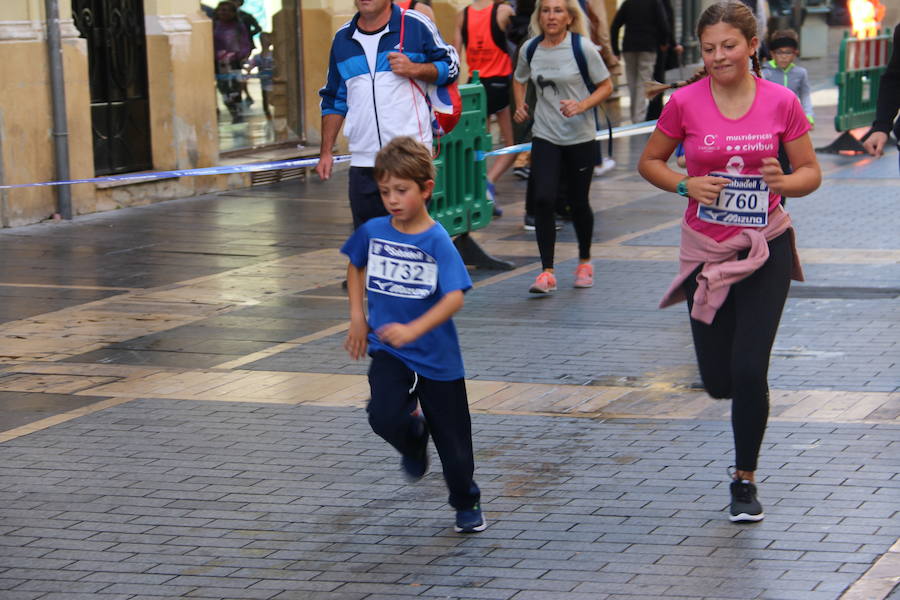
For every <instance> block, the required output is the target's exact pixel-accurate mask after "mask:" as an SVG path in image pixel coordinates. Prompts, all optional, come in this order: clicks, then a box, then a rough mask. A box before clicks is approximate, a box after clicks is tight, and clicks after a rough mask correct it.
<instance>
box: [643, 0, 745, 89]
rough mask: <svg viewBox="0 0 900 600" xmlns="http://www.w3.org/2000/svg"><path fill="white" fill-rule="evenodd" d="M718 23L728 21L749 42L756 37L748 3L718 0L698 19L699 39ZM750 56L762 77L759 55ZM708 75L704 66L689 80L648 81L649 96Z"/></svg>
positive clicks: (688, 83) (736, 0) (682, 85)
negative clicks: (663, 82) (704, 32)
mask: <svg viewBox="0 0 900 600" xmlns="http://www.w3.org/2000/svg"><path fill="white" fill-rule="evenodd" d="M717 23H726V24H728V25H731V26H732V27H734V28H735V29H737V30H739V31H740V32H741V33H742V34H744V37H745V38H747V43H749V42H750V40H752V39H753V38H754V37H756V17H754V16H753V12H752V11H751V10H750V9H749V8H748V7H747V5H746V4H744V3H743V2H739V1H738V0H725V1H724V2H718V3H716V4H713V5H711V6H710V7H708V8H707V9H706V10H704V11H703V14H701V15H700V20H699V21H697V39H700V37H701V36H702V35H703V31H704V30H705V29H706V28H707V27H709V26H710V25H715V24H717ZM750 58H751V60H752V61H753V72H754V73H756V76H757V77H762V67H761V66H760V64H759V57H758V56H757V55H756V52H754V53H753V56H751V57H750ZM707 75H708V73H707V72H706V67H704V68H702V69H700V70H699V71H697V72H696V73H695V74H694V76H693V77H691V78H690V79H688V80H687V81H676V82H674V83H671V84H668V85H666V84H662V83H656V82H648V83H647V86H646V87H647V90H646V94H647V97H648V98H653V97H655V96H658V95H659V94H661V93H662V92H664V91H666V90H674V89H676V88H680V87H684V86H686V85H690V84H692V83H694V82H695V81H699V80H701V79H703V78H704V77H706V76H707Z"/></svg>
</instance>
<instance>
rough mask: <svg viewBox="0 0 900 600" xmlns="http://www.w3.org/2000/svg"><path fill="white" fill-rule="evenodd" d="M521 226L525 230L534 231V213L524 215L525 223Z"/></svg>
mask: <svg viewBox="0 0 900 600" xmlns="http://www.w3.org/2000/svg"><path fill="white" fill-rule="evenodd" d="M522 228H523V229H524V230H525V231H534V215H525V224H524V225H523V226H522Z"/></svg>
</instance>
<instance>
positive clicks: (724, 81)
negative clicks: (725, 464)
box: [638, 0, 821, 522]
mask: <svg viewBox="0 0 900 600" xmlns="http://www.w3.org/2000/svg"><path fill="white" fill-rule="evenodd" d="M697 37H698V39H699V40H700V46H701V53H702V57H703V64H704V66H705V71H704V72H702V73H701V74H698V76H697V77H695V78H694V80H692V81H690V82H687V83H678V84H674V85H672V86H670V87H680V88H682V89H679V90H677V91H676V92H675V93H674V94H672V97H671V98H670V99H669V102H668V103H667V104H666V106H665V108H664V109H663V112H662V115H661V116H660V118H659V121H658V123H657V127H656V131H654V132H653V134H652V135H651V137H650V140H649V142H648V143H647V146H646V147H645V149H644V152H643V154H642V156H641V158H640V161H639V163H638V170H639V171H640V173H641V175H643V176H644V178H645V179H647V181H649V182H650V183H652V184H653V185H655V186H657V187H659V188H661V189H663V190H666V191H669V192H675V193H678V194H680V195H682V196H685V197H686V198H687V199H688V202H687V210H686V211H685V214H684V221H683V223H682V239H681V251H680V260H681V271H680V273H679V276H678V278H676V280H675V282H673V284H672V287H671V288H670V289H669V291H668V293H667V294H666V296H665V297H664V299H663V302H662V306H668V305H669V304H672V303H674V302H677V301H678V300H681V299H686V300H687V303H688V308H689V310H690V312H691V331H692V333H693V338H694V348H695V350H696V355H697V363H698V367H699V370H700V375H701V377H702V379H703V385H704V387H705V388H706V391H707V392H708V393H709V394H710V395H711V396H713V397H715V398H731V399H732V415H731V419H732V429H733V431H734V442H735V468H734V472H733V474H732V482H731V486H730V491H731V516H730V519H731V520H732V521H735V522H741V521H760V520H762V518H763V509H762V506H761V504H760V503H759V500H758V499H757V496H756V493H757V491H756V486H755V471H756V467H757V460H758V456H759V449H760V446H761V444H762V439H763V436H764V434H765V429H766V421H767V420H768V414H769V388H768V381H767V373H768V368H769V357H770V354H771V351H772V344H773V342H774V340H775V333H776V332H777V330H778V323H779V320H780V319H781V311H782V309H783V307H784V303H785V300H786V299H787V293H788V289H789V288H790V280H791V278H794V279H798V280H802V272H801V271H800V268H799V261H798V260H797V256H796V249H795V247H794V243H793V242H794V235H793V229H792V228H791V220H790V216H789V215H788V214H787V212H786V211H784V209H783V208H781V206H780V203H779V201H780V198H781V194H785V195H787V196H790V197H792V198H796V197H800V196H805V195H807V194H809V193H811V192H812V191H814V190H815V189H816V188H818V187H819V183H820V182H821V172H820V170H819V165H818V163H817V161H816V155H815V152H814V151H813V147H812V143H811V141H810V139H809V135H808V133H807V132H808V130H809V122H808V121H807V120H806V117H805V116H804V113H803V109H802V107H801V106H800V103H799V101H798V100H797V98H796V97H795V96H794V95H793V93H791V91H790V90H788V89H787V88H785V87H782V86H779V85H777V84H773V83H770V82H768V81H766V80H765V79H762V78H761V76H760V71H759V61H758V60H757V58H756V51H757V48H758V46H759V39H758V38H757V37H756V20H755V18H754V17H753V14H752V13H751V12H750V10H749V9H748V8H747V7H746V6H745V5H744V4H742V3H740V2H737V1H735V0H731V1H728V2H722V3H719V4H714V5H712V6H710V7H709V8H707V9H706V10H705V11H704V12H703V14H702V15H701V16H700V21H699V23H698V24H697ZM751 61H752V64H753V71H754V72H751V70H750V65H751ZM754 73H755V75H754ZM679 143H683V144H684V148H685V157H686V159H687V171H688V176H687V177H685V176H684V175H683V174H682V173H678V172H676V171H674V170H672V169H671V168H669V166H668V164H667V161H668V159H669V157H670V156H671V154H672V152H673V151H674V150H675V147H676V146H677V145H678V144H679ZM779 143H781V144H783V145H784V148H785V150H786V151H787V155H788V158H789V159H790V162H791V165H792V166H793V167H794V172H793V173H792V174H790V175H785V174H784V173H783V171H782V169H781V166H780V165H779V162H778V158H777V155H778V146H779Z"/></svg>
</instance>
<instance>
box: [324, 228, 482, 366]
mask: <svg viewBox="0 0 900 600" xmlns="http://www.w3.org/2000/svg"><path fill="white" fill-rule="evenodd" d="M341 252H343V253H344V254H346V255H347V256H348V257H349V258H350V262H351V263H352V264H353V265H354V266H356V267H365V268H366V279H365V286H366V292H367V297H368V300H369V327H371V329H372V331H371V332H370V333H369V337H368V341H369V353H370V354H371V353H372V352H375V351H377V350H385V351H387V352H390V353H391V354H393V355H394V356H396V357H397V358H399V359H400V360H402V361H403V363H404V364H405V365H406V366H407V367H409V368H410V369H412V370H413V371H415V372H416V373H418V374H420V375H422V376H424V377H427V378H429V379H436V380H439V381H451V380H454V379H461V378H462V377H464V376H465V371H464V369H463V361H462V353H461V352H460V349H459V338H458V337H457V335H456V327H455V326H454V325H453V320H452V319H448V320H447V321H446V322H444V323H442V324H441V325H439V326H438V327H435V328H434V329H432V330H431V331H429V332H428V333H426V334H425V335H423V336H422V337H420V338H419V339H417V340H415V341H413V342H411V343H409V344H407V345H405V346H403V347H401V348H394V347H392V346H388V345H387V344H384V343H382V342H381V341H380V340H379V339H378V337H377V336H376V335H375V331H377V330H378V328H379V327H381V326H382V325H386V324H388V323H403V324H406V323H409V322H410V321H413V320H415V319H417V318H419V317H420V316H422V315H423V314H425V313H426V312H427V311H428V310H429V309H431V307H432V306H434V305H435V304H437V303H438V302H439V301H440V300H441V298H443V297H444V296H445V295H446V294H448V293H450V292H453V291H455V290H462V291H463V292H465V291H466V290H468V289H469V288H471V287H472V279H471V278H470V277H469V272H468V271H467V270H466V266H465V264H463V261H462V258H461V257H460V255H459V252H458V251H457V250H456V247H455V246H454V245H453V242H452V240H451V239H450V236H449V235H448V234H447V230H446V229H444V227H443V226H442V225H441V224H440V223H435V224H434V225H433V226H432V227H431V228H429V229H428V230H426V231H423V232H422V233H417V234H406V233H402V232H400V231H397V230H396V229H394V226H393V225H391V217H390V216H386V217H376V218H374V219H370V220H369V221H366V222H365V223H364V224H362V225H361V226H360V227H359V229H357V230H356V231H354V232H353V234H352V235H351V236H350V238H349V239H348V240H347V241H346V242H345V243H344V246H343V247H342V248H341Z"/></svg>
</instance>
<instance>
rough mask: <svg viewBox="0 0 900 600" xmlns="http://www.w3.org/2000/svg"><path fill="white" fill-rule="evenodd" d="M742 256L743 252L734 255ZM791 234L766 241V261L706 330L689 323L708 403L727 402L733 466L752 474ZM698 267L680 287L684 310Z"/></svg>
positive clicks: (763, 423)
mask: <svg viewBox="0 0 900 600" xmlns="http://www.w3.org/2000/svg"><path fill="white" fill-rule="evenodd" d="M746 256H747V251H744V252H741V253H740V254H739V255H738V258H739V259H743V258H745V257H746ZM792 265H793V256H792V251H791V242H790V233H789V232H786V233H783V234H782V235H780V236H778V237H777V238H775V239H773V240H771V241H769V259H768V260H767V261H766V262H765V264H763V266H762V267H760V268H759V269H758V270H757V271H755V272H754V273H753V274H752V275H750V276H749V277H747V278H746V279H744V280H743V281H740V282H738V283H736V284H734V285H732V286H731V290H730V291H729V293H728V297H727V298H726V299H725V303H724V304H723V305H722V307H721V308H720V309H719V310H718V312H717V313H716V318H715V319H714V320H713V322H712V324H711V325H706V324H704V323H701V322H700V321H697V320H695V319H691V332H692V333H693V335H694V349H695V350H696V352H697V364H698V366H699V368H700V376H701V377H702V379H703V387H705V388H706V391H707V393H709V395H710V396H712V397H713V398H731V427H732V430H733V431H734V447H735V467H736V468H737V469H739V470H741V471H755V470H756V463H757V459H758V458H759V448H760V446H761V445H762V440H763V436H764V435H765V432H766V421H767V420H768V418H769V384H768V379H767V378H768V371H769V356H770V354H771V352H772V344H773V342H774V341H775V333H776V332H777V331H778V322H779V320H780V319H781V311H782V309H783V308H784V302H785V300H786V299H787V294H788V289H789V288H790V285H791V267H792ZM701 268H702V266H701V267H698V268H697V270H696V271H694V272H693V273H692V274H691V276H690V277H688V278H687V280H685V282H684V291H685V292H686V293H687V301H688V310H690V309H691V307H692V306H693V298H694V291H695V290H696V289H697V280H696V277H697V274H698V273H699V272H700V269H701Z"/></svg>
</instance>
